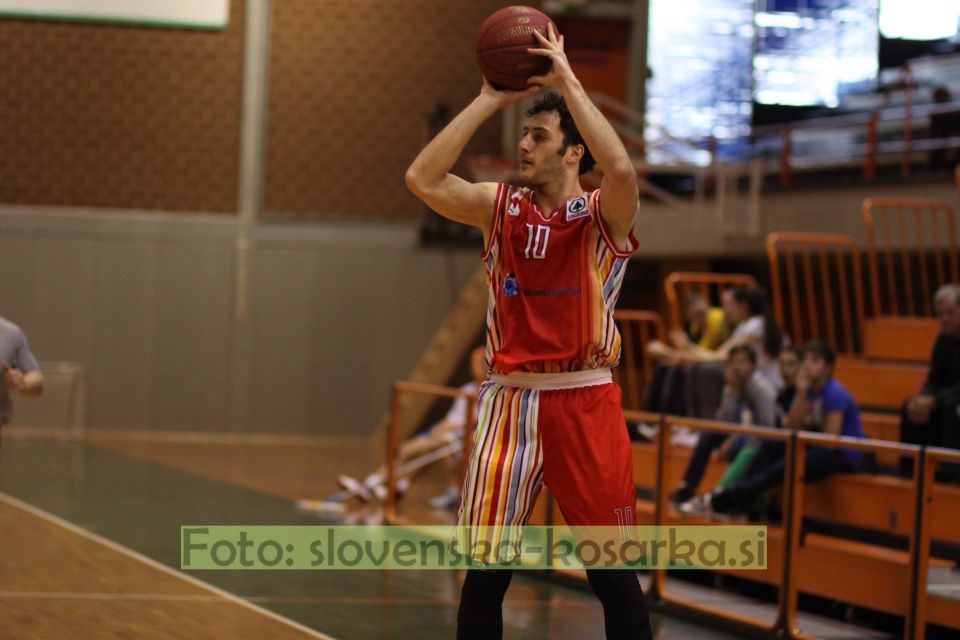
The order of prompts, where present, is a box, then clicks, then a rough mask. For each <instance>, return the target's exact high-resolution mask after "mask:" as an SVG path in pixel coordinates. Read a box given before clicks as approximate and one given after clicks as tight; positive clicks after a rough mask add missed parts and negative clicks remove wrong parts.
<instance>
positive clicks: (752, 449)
mask: <svg viewBox="0 0 960 640" xmlns="http://www.w3.org/2000/svg"><path fill="white" fill-rule="evenodd" d="M801 356H802V352H801V351H800V349H798V348H796V347H784V348H783V349H781V350H780V355H779V356H778V358H777V360H778V362H779V365H780V375H781V377H782V378H783V383H784V388H783V389H782V390H781V391H780V393H779V394H777V400H776V405H775V407H774V410H775V412H776V418H775V420H776V426H777V427H782V426H783V425H784V424H785V423H786V418H787V414H788V413H789V412H790V407H791V405H792V404H793V399H794V397H795V396H796V393H797V386H796V379H797V372H798V370H799V369H800V358H801ZM750 417H751V416H750V415H749V414H747V415H743V414H741V420H740V424H750V421H749V418H750ZM744 418H747V419H744ZM762 443H763V441H762V440H760V439H759V438H755V437H751V438H749V439H748V440H747V441H746V444H744V445H743V447H742V448H741V449H740V451H739V452H738V453H737V454H736V456H735V457H734V458H733V460H732V461H731V462H730V464H729V465H728V466H727V469H726V470H725V471H724V472H723V477H721V478H720V481H719V482H717V486H716V487H714V488H713V491H712V492H710V493H708V494H705V495H704V496H695V497H692V498H690V499H689V500H687V501H686V502H684V503H682V504H681V505H680V511H681V512H683V513H687V514H701V513H705V512H707V511H708V510H709V506H708V504H707V499H708V496H710V495H711V494H712V493H716V492H718V491H722V490H723V489H726V488H727V487H729V486H731V485H733V484H735V483H736V482H737V481H738V480H740V479H741V478H742V477H744V476H745V475H746V474H747V471H748V470H749V469H750V465H751V463H752V462H753V459H754V458H755V457H756V455H757V452H758V451H759V450H760V446H761V445H762ZM722 451H723V449H722V448H721V452H722Z"/></svg>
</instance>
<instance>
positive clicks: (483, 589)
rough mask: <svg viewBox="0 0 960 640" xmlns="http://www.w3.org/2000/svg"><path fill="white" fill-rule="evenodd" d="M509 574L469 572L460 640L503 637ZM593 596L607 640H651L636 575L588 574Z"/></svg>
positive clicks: (463, 595) (463, 593)
mask: <svg viewBox="0 0 960 640" xmlns="http://www.w3.org/2000/svg"><path fill="white" fill-rule="evenodd" d="M512 576H513V572H512V571H510V570H502V569H498V570H489V571H480V570H470V571H467V578H466V580H464V582H463V590H462V591H461V593H460V610H459V611H458V612H457V640H499V639H500V638H502V637H503V596H504V594H505V593H506V592H507V587H509V586H510V578H511V577H512ZM587 578H588V579H589V581H590V586H591V587H592V588H593V592H594V593H595V594H597V598H599V599H600V602H601V603H602V604H603V622H604V628H605V630H606V635H607V640H650V639H651V638H652V637H653V634H652V632H651V630H650V613H649V611H648V610H647V602H646V599H645V598H644V597H643V591H642V590H641V589H640V583H639V581H638V580H637V574H636V572H634V571H626V570H624V571H619V570H595V571H587Z"/></svg>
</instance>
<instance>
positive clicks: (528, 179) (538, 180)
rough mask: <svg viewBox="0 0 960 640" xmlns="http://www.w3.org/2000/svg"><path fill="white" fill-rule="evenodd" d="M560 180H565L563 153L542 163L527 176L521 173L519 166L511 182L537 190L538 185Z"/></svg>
mask: <svg viewBox="0 0 960 640" xmlns="http://www.w3.org/2000/svg"><path fill="white" fill-rule="evenodd" d="M559 180H563V160H562V155H558V156H557V157H556V158H553V159H552V162H551V161H548V162H547V163H546V164H545V165H543V164H541V165H540V166H539V167H538V169H537V170H536V171H534V172H533V173H532V174H528V175H526V176H523V175H521V174H520V170H519V168H518V169H517V173H516V174H515V175H514V181H513V182H512V183H511V184H515V185H517V186H518V187H525V188H527V189H533V190H536V189H537V188H538V187H542V186H543V185H545V184H550V183H551V182H555V181H559Z"/></svg>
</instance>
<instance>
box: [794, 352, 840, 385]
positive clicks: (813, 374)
mask: <svg viewBox="0 0 960 640" xmlns="http://www.w3.org/2000/svg"><path fill="white" fill-rule="evenodd" d="M836 363H837V352H836V351H834V350H833V348H832V347H830V346H829V345H827V344H825V343H823V342H820V341H819V340H811V341H810V342H808V343H807V344H805V345H803V364H802V365H801V366H802V367H803V371H804V373H806V375H807V378H808V379H809V380H810V385H811V386H812V387H814V388H819V387H822V386H823V385H824V384H825V383H826V382H827V380H829V379H830V376H832V375H833V367H834V365H835V364H836Z"/></svg>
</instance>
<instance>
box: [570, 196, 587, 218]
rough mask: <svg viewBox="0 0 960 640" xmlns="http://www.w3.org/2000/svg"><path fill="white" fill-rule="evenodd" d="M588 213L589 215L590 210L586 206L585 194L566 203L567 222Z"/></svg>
mask: <svg viewBox="0 0 960 640" xmlns="http://www.w3.org/2000/svg"><path fill="white" fill-rule="evenodd" d="M588 215H590V210H589V209H588V208H587V196H580V197H579V198H577V199H576V200H571V201H570V202H568V203H567V222H570V221H571V220H576V219H577V218H582V217H584V216H588Z"/></svg>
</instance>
